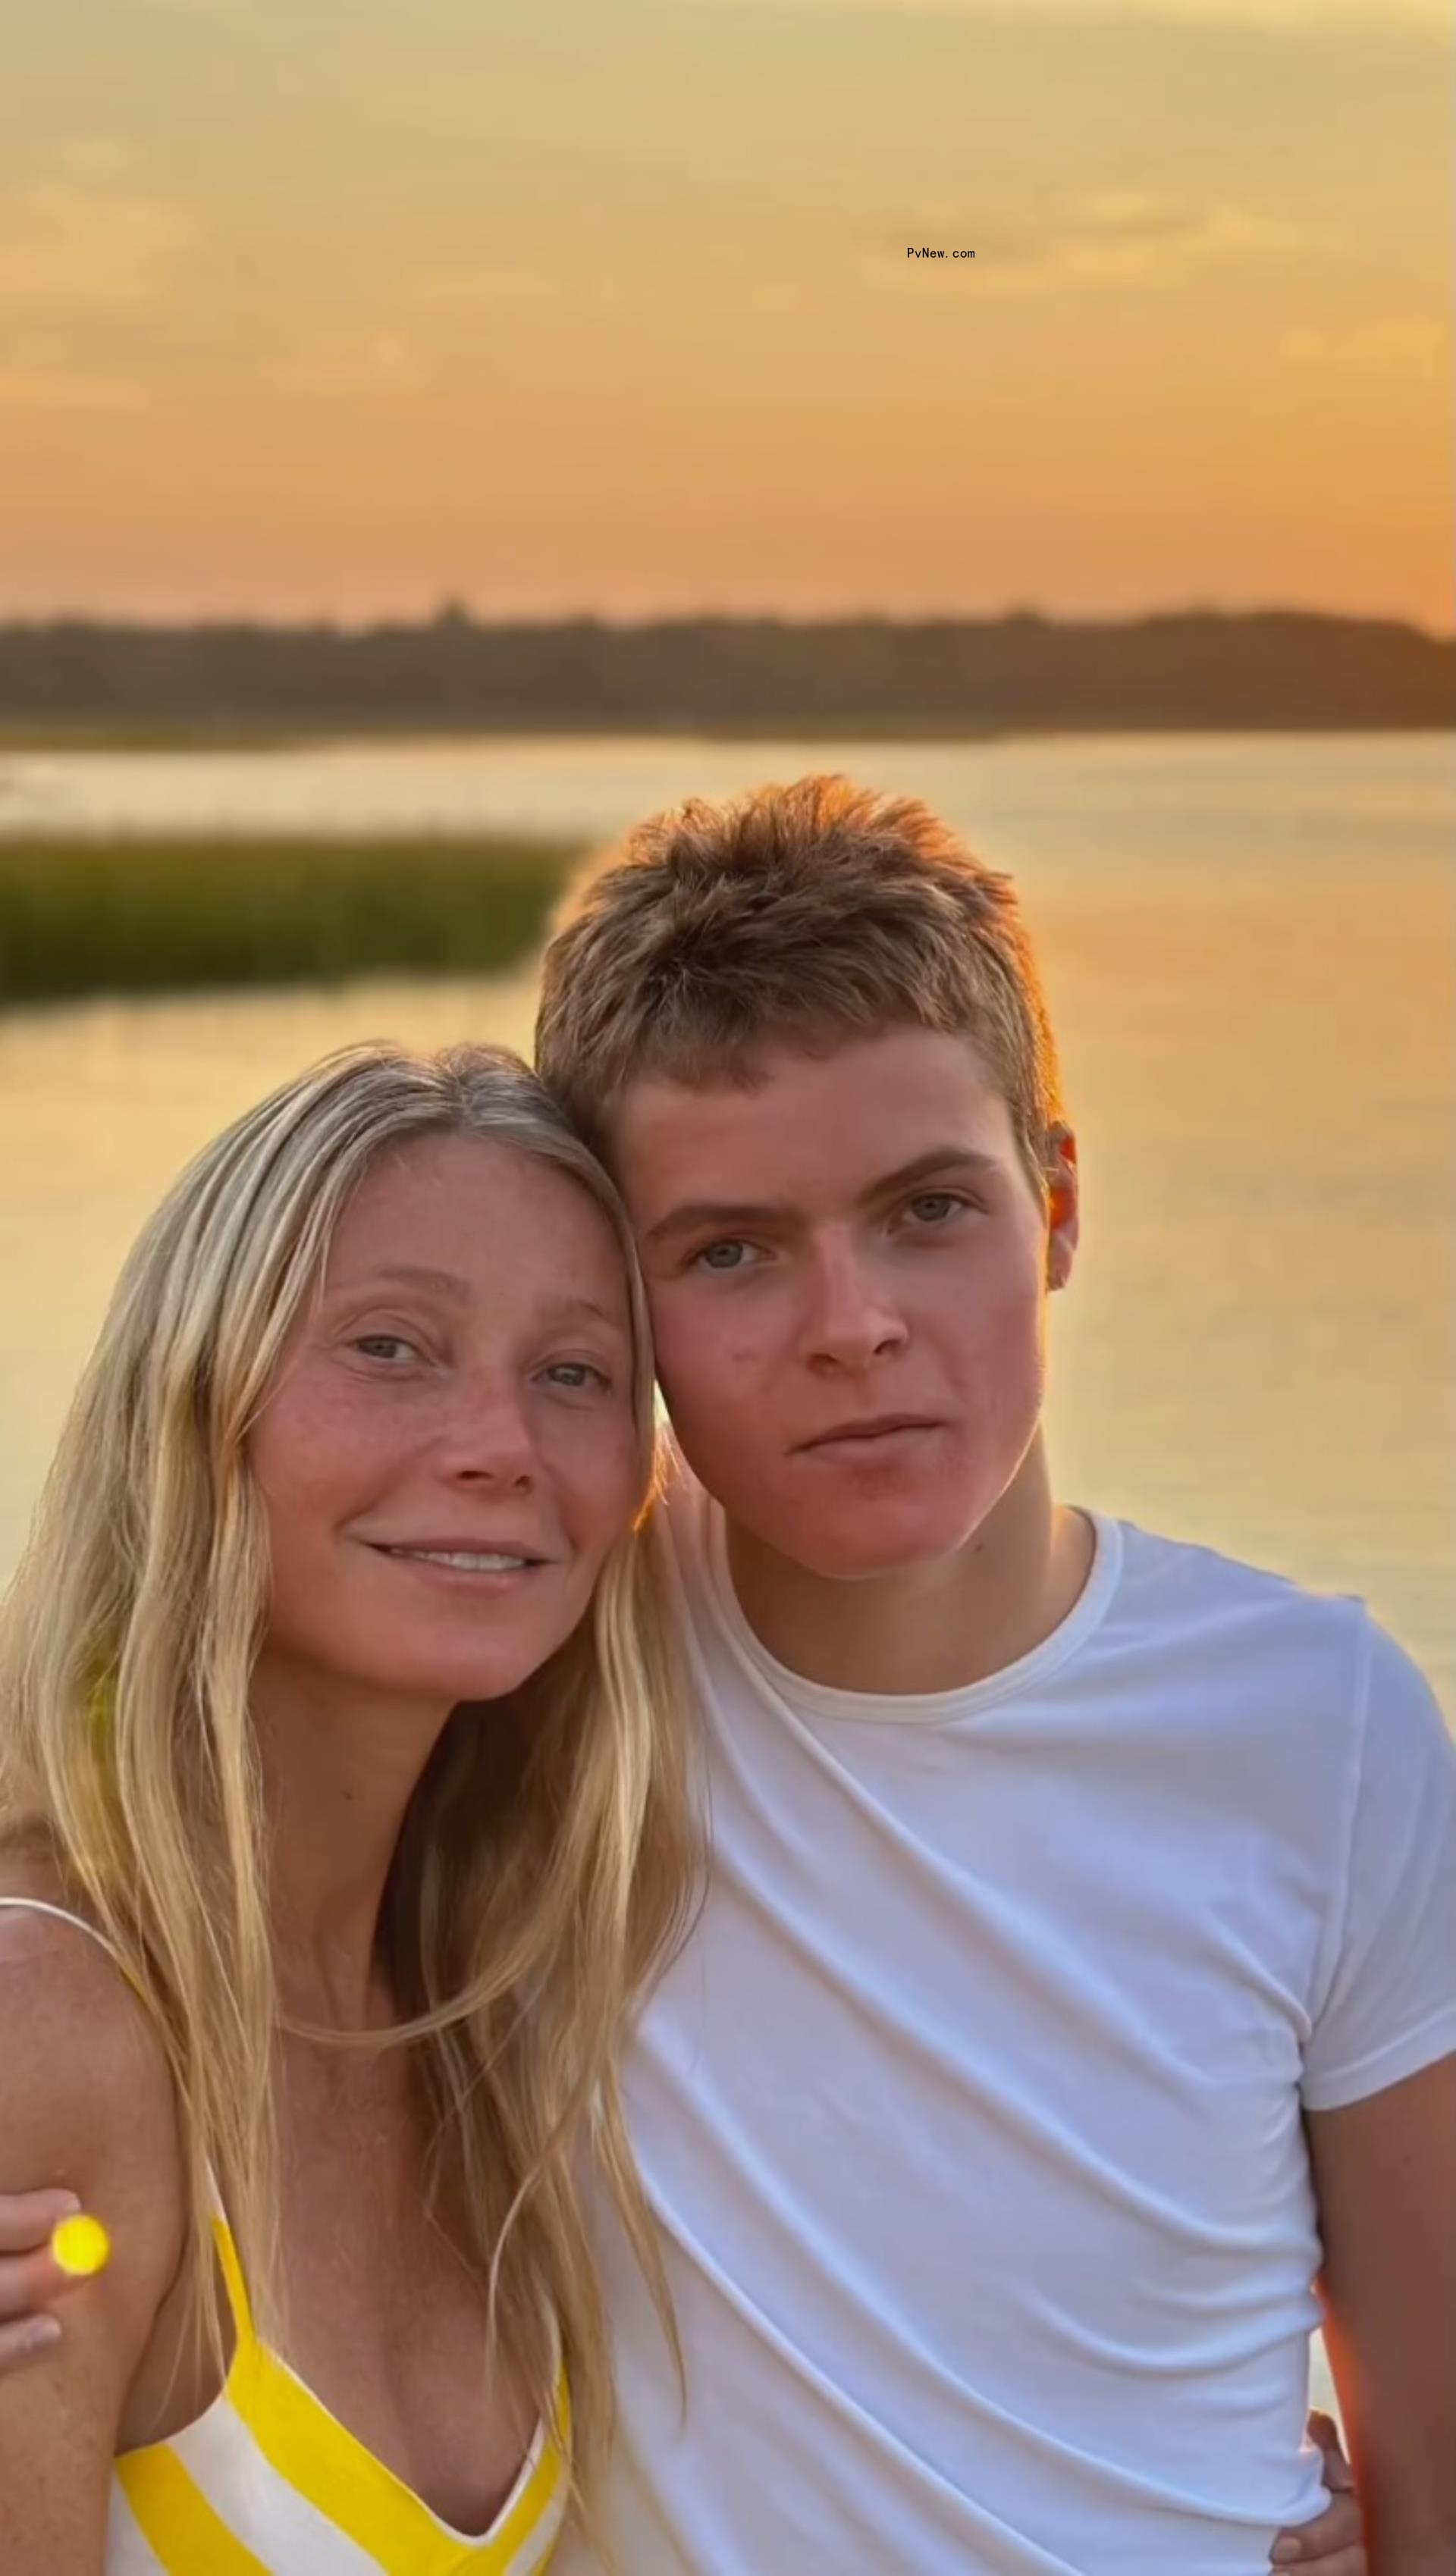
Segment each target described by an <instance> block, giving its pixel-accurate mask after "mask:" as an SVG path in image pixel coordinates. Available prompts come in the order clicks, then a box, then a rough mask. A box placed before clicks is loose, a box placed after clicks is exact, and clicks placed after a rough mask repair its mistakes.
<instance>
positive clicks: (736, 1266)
mask: <svg viewBox="0 0 1456 2576" xmlns="http://www.w3.org/2000/svg"><path fill="white" fill-rule="evenodd" d="M757 1257H758V1256H757V1253H756V1252H755V1249H754V1246H753V1245H752V1244H751V1243H744V1242H742V1241H741V1240H740V1238H739V1237H738V1236H737V1235H733V1236H729V1237H726V1238H725V1239H724V1241H723V1242H722V1243H705V1244H704V1246H703V1249H702V1251H701V1252H695V1253H694V1254H693V1257H692V1260H691V1261H690V1263H689V1264H688V1267H689V1269H691V1270H716V1271H719V1272H727V1271H732V1270H747V1269H748V1268H749V1267H750V1265H751V1263H752V1262H753V1261H754V1260H756V1259H757Z"/></svg>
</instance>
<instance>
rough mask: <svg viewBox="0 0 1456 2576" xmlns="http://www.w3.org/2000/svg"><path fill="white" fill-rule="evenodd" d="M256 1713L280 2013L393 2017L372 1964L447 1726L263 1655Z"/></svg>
mask: <svg viewBox="0 0 1456 2576" xmlns="http://www.w3.org/2000/svg"><path fill="white" fill-rule="evenodd" d="M251 1706H252V1715H253V1724H254V1731H255V1735H256V1739H257V1743H258V1749H259V1758H260V1760H261V1763H262V1767H263V1778H264V1795H265V1804H266V1807H267V1811H268V1815H269V1818H270V1820H271V1821H270V1833H271V1850H270V1878H269V1891H270V1910H271V1913H272V1918H273V1926H274V1937H275V1941H276V1944H277V1957H278V1980H279V1988H280V1994H281V2000H282V2005H283V2010H284V2013H285V2015H286V2016H287V2018H288V2019H289V2020H291V2021H299V2022H306V2023H308V2022H311V2023H313V2024H314V2025H316V2026H320V2027H325V2028H328V2029H330V2030H367V2029H374V2028H378V2027H379V2026H380V2024H381V2023H383V2022H387V2021H388V2020H390V2019H391V2018H392V2017H393V1999H392V1997H391V1995H390V1993H389V1989H388V1982H387V1979H386V1978H385V1977H384V1975H383V1973H382V1970H381V1965H380V1959H379V1917H380V1909H381V1907H382V1905H383V1901H384V1891H385V1887H386V1885H387V1882H388V1878H389V1872H390V1868H391V1865H392V1863H393V1860H394V1854H395V1850H396V1847H397V1845H398V1842H399V1836H400V1829H401V1827H402V1825H403V1823H404V1819H405V1813H406V1810H407V1809H408V1806H409V1803H410V1800H411V1798H412V1797H413V1795H414V1793H415V1790H416V1788H417V1787H418V1785H419V1782H420V1778H421V1776H422V1774H423V1772H424V1770H425V1766H426V1764H427V1763H428V1761H429V1759H430V1756H431V1754H432V1753H433V1751H434V1749H435V1746H436V1744H437V1743H438V1742H439V1739H440V1736H441V1734H442V1732H443V1730H444V1728H445V1725H446V1723H447V1722H448V1719H449V1716H450V1711H449V1708H448V1707H441V1706H440V1705H439V1703H438V1702H431V1703H424V1702H402V1701H401V1700H399V1699H397V1698H390V1699H388V1700H387V1701H386V1700H384V1699H383V1698H380V1697H378V1696H374V1695H371V1694H370V1692H369V1691H368V1690H367V1689H362V1688H356V1687H354V1686H353V1685H351V1684H349V1683H347V1682H341V1681H339V1680H338V1679H337V1678H336V1677H335V1676H333V1675H331V1674H327V1675H325V1674H318V1673H315V1672H310V1671H306V1670H301V1669H300V1668H299V1667H298V1666H296V1665H280V1664H279V1663H278V1662H276V1661H275V1660H272V1659H270V1658H269V1657H268V1655H267V1652H266V1649H265V1652H264V1654H263V1656H262V1658H261V1659H260V1661H259V1665H258V1668H257V1671H256V1674H255V1677H254V1687H253V1691H252V1699H251Z"/></svg>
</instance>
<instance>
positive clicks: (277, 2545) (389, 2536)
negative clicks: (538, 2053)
mask: <svg viewBox="0 0 1456 2576" xmlns="http://www.w3.org/2000/svg"><path fill="white" fill-rule="evenodd" d="M0 1905H6V1906H14V1907H17V1908H23V1909H25V1910H27V1911H31V1912H36V1913H41V1914H53V1915H56V1916H58V1917H59V1918H60V1920H61V1921H63V1922H67V1923H74V1924H75V1925H76V1926H77V1928H78V1930H80V1931H83V1932H89V1933H90V1934H91V1936H92V1938H93V1940H96V1941H100V1942H101V1946H102V1948H103V1949H106V1950H108V1952H109V1944H108V1943H106V1942H105V1941H104V1940H102V1936H101V1934H100V1933H99V1932H97V1931H96V1929H95V1926H94V1925H93V1924H90V1923H87V1922H85V1921H84V1920H83V1919H82V1917H81V1916H80V1915H76V1914H67V1913H65V1912H63V1910H62V1908H61V1907H60V1906H57V1905H45V1904H42V1903H41V1901H40V1900H39V1899H38V1898H29V1897H0ZM213 2233H214V2236H215V2238H216V2242H217V2251H218V2260H219V2262H220V2264H221V2267H222V2275H223V2280H224V2282H225V2284H226V2288H227V2297H228V2305H229V2307H230V2309H231V2311H232V2320H233V2333H234V2338H235V2341H234V2348H233V2357H232V2362H231V2364H230V2366H229V2369H228V2374H227V2378H226V2379H225V2381H224V2383H223V2385H222V2387H221V2388H220V2389H219V2391H218V2394H217V2396H216V2397H215V2398H214V2399H213V2401H212V2404H211V2405H210V2406H209V2407H207V2408H206V2409H205V2411H204V2412H203V2413H202V2414H201V2415H199V2416H198V2417H197V2419H196V2421H195V2422H194V2423H191V2424H188V2425H186V2426H185V2427H184V2429H183V2430H182V2431H181V2432H180V2433H173V2434H171V2435H170V2436H169V2437H168V2439H167V2440H166V2441H164V2442H149V2443H147V2444H146V2445H145V2447H144V2448H143V2449H141V2450H138V2451H124V2452H123V2453H122V2454H121V2456H120V2457H119V2458H118V2460H117V2462H116V2471H115V2477H114V2479H113V2483H112V2491H111V2518H110V2521H109V2523H108V2526H107V2539H106V2576H380V2571H381V2569H382V2570H384V2571H385V2576H537V2571H538V2570H540V2569H543V2568H544V2567H545V2566H546V2565H547V2563H548V2561H549V2559H550V2557H551V2552H552V2548H553V2545H554V2543H555V2540H556V2538H557V2535H558V2533H559V2531H560V2529H561V2524H562V2520H563V2518H564V2515H565V2511H566V2485H567V2469H566V2446H567V2444H568V2443H569V2439H570V2416H569V2406H568V2401H567V2393H566V2379H565V2372H564V2370H563V2371H562V2372H561V2373H560V2374H559V2375H558V2380H557V2404H556V2412H557V2419H558V2425H559V2428H560V2434H559V2438H558V2435H557V2432H556V2430H555V2429H554V2428H552V2427H550V2426H548V2425H546V2424H545V2423H542V2424H541V2425H539V2426H538V2427H537V2431H536V2438H535V2440H534V2441H533V2442H532V2444H531V2448H530V2450H529V2452H528V2453H527V2455H526V2459H525V2462H524V2464H523V2466H522V2469H521V2473H520V2476H519V2477H518V2478H517V2480H516V2483H515V2485H514V2487H513V2488H512V2489H511V2492H510V2494H509V2495H508V2496H507V2498H506V2501H505V2503H504V2504H503V2505H502V2507H501V2509H500V2512H499V2513H498V2514H497V2516H496V2518H495V2521H494V2522H493V2523H492V2524H491V2527H490V2529H489V2531H487V2532H484V2533H481V2534H479V2535H477V2536H476V2537H474V2538H472V2537H471V2536H470V2535H469V2534H468V2533H466V2532H463V2531H454V2530H452V2529H451V2527H450V2525H449V2524H448V2523H446V2522H442V2521H441V2520H440V2517H439V2515H438V2514H436V2513H432V2512H431V2510H430V2508H429V2506H428V2505H427V2504H425V2503H423V2502H422V2501H421V2499H420V2497H419V2496H417V2495H415V2494H414V2493H413V2491H412V2490H411V2489H410V2488H409V2487H407V2486H406V2485H405V2484H404V2481H403V2480H402V2479H401V2478H397V2477H396V2476H395V2474H394V2471H393V2470H392V2469H387V2468H386V2467H385V2466H384V2463H383V2461H382V2460H376V2459H375V2457H374V2455H373V2453H372V2452H371V2451H366V2449H365V2448H364V2445H363V2443H362V2442H360V2441H357V2440H356V2439H355V2437H354V2435H353V2434H352V2433H350V2432H348V2431H347V2430H346V2429H345V2427H344V2426H343V2425H342V2424H341V2423H340V2422H339V2420H338V2418H337V2416H334V2415H331V2414H330V2413H329V2410H328V2408H327V2407H326V2406H324V2405H323V2404H321V2402H320V2400H319V2399H318V2398H317V2397H315V2396H314V2394H313V2391H312V2390H311V2389H309V2388H306V2387H305V2386H304V2383H303V2381H302V2380H301V2379H299V2378H298V2377H297V2375H296V2374H295V2372H293V2371H291V2370H290V2369H289V2367H288V2365H287V2363H286V2362H284V2361H280V2359H279V2358H278V2356H277V2354H276V2353H274V2352H270V2351H269V2349H268V2347H267V2345H266V2344H263V2343H260V2341H259V2340H258V2337H257V2335H256V2334H255V2333H254V2331H253V2321H252V2316H251V2313H250V2310H249V2306H248V2294H247V2290H246V2287H245V2285H244V2282H243V2276H242V2271H241V2269H240V2267H239V2264H238V2258H237V2252H236V2249H235V2247H234V2244H233V2240H232V2232H231V2230H230V2229H229V2227H228V2224H227V2221H226V2219H225V2218H224V2217H223V2215H222V2214H221V2211H219V2212H218V2214H217V2216H216V2217H215V2218H214V2221H213Z"/></svg>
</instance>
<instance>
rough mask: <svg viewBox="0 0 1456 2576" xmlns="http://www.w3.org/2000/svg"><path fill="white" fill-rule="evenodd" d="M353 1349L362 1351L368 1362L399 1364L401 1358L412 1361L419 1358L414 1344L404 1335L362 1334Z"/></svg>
mask: <svg viewBox="0 0 1456 2576" xmlns="http://www.w3.org/2000/svg"><path fill="white" fill-rule="evenodd" d="M353 1348H354V1349H355V1350H356V1351H362V1352H363V1354H364V1357H365V1358H366V1360H384V1361H386V1362H390V1361H392V1362H395V1363H398V1361H399V1360H400V1359H401V1358H403V1359H410V1360H417V1359H418V1358H419V1352H418V1350H417V1349H416V1347H415V1345H414V1343H413V1342H408V1341H406V1340H405V1337H404V1335H403V1333H360V1334H359V1335H358V1337H357V1338H356V1340H355V1342H354V1344H353Z"/></svg>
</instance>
